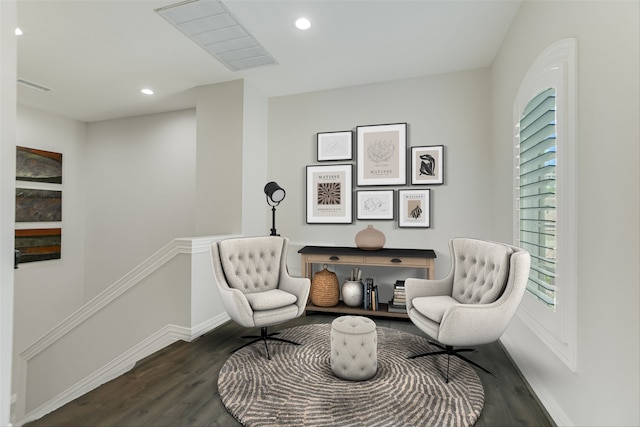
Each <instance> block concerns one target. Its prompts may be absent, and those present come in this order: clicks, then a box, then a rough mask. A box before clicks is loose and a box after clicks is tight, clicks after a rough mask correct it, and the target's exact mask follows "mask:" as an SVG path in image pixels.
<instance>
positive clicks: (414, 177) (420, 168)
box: [410, 145, 444, 185]
mask: <svg viewBox="0 0 640 427" xmlns="http://www.w3.org/2000/svg"><path fill="white" fill-rule="evenodd" d="M410 162H411V184H414V185H416V184H433V185H438V184H443V183H444V145H428V146H424V147H411V160H410Z"/></svg>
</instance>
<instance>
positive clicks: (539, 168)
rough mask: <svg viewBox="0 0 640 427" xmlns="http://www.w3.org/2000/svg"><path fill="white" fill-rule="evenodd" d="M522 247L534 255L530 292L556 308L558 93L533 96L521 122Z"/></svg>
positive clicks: (553, 91)
mask: <svg viewBox="0 0 640 427" xmlns="http://www.w3.org/2000/svg"><path fill="white" fill-rule="evenodd" d="M519 154H520V160H519V165H520V168H519V187H520V188H519V228H520V230H519V236H520V245H521V246H522V247H523V248H524V249H526V250H527V251H529V253H530V254H531V273H530V274H529V282H528V283H527V290H528V291H529V292H531V293H532V294H534V295H535V296H536V297H538V298H539V299H540V300H542V301H543V302H545V303H546V304H547V305H549V306H550V307H551V308H555V290H556V287H555V277H556V90H555V89H554V88H549V89H547V90H545V91H543V92H541V93H540V94H538V95H537V96H536V97H534V98H533V99H532V100H531V101H530V102H529V103H528V104H527V106H526V108H525V110H524V112H523V114H522V117H521V119H520V147H519Z"/></svg>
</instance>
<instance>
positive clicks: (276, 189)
mask: <svg viewBox="0 0 640 427" xmlns="http://www.w3.org/2000/svg"><path fill="white" fill-rule="evenodd" d="M264 194H266V195H267V198H268V199H269V200H270V201H271V202H273V203H280V202H281V201H282V200H284V196H285V195H286V193H285V191H284V189H283V188H282V187H280V186H279V185H278V184H276V183H275V182H273V181H271V182H269V183H267V185H265V186H264Z"/></svg>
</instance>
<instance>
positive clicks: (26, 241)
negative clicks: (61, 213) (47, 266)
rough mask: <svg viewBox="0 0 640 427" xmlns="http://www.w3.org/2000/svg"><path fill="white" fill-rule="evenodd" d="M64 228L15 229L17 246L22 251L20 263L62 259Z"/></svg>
mask: <svg viewBox="0 0 640 427" xmlns="http://www.w3.org/2000/svg"><path fill="white" fill-rule="evenodd" d="M61 242H62V229H60V228H35V229H29V230H16V231H15V248H16V249H17V250H19V251H20V264H22V263H25V262H34V261H46V260H50V259H60V253H61Z"/></svg>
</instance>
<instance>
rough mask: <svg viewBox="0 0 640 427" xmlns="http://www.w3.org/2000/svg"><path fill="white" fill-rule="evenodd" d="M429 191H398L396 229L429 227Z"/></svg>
mask: <svg viewBox="0 0 640 427" xmlns="http://www.w3.org/2000/svg"><path fill="white" fill-rule="evenodd" d="M430 212H431V190H398V227H422V228H429V227H430V226H431V214H430Z"/></svg>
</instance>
